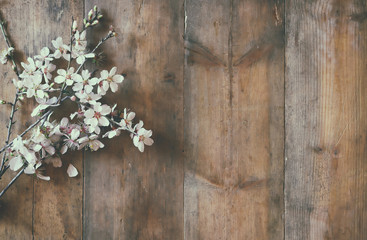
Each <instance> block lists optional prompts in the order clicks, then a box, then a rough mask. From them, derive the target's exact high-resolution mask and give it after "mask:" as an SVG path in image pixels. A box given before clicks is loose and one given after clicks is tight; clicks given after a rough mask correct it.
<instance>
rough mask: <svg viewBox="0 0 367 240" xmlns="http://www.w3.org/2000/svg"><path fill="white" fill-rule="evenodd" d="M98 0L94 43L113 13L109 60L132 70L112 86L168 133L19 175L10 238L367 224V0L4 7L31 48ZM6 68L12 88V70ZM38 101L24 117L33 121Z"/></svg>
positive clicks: (7, 94) (296, 234) (275, 232)
mask: <svg viewBox="0 0 367 240" xmlns="http://www.w3.org/2000/svg"><path fill="white" fill-rule="evenodd" d="M95 4H97V5H98V6H100V7H101V8H102V10H103V12H104V15H105V19H104V22H103V24H102V27H98V28H97V29H96V33H95V34H94V35H93V40H92V41H91V45H93V44H95V43H96V42H97V41H98V39H99V38H101V37H102V36H103V35H104V34H105V33H106V31H107V28H108V26H109V25H110V24H113V25H114V26H115V28H116V30H117V32H119V33H120V35H119V36H118V37H117V38H116V39H113V40H112V41H110V42H108V43H107V44H106V45H105V46H104V47H103V51H104V53H105V54H106V55H107V57H108V59H109V61H106V62H105V63H104V65H103V67H105V68H110V67H111V66H113V65H116V66H118V69H119V70H120V71H121V72H123V73H125V74H126V75H127V76H126V80H125V81H124V83H123V87H122V88H120V91H119V92H118V93H117V94H115V95H113V96H111V97H110V98H109V99H108V101H109V102H114V101H117V103H118V104H119V105H120V106H126V107H129V108H132V109H133V110H135V111H136V113H137V117H138V118H139V119H143V120H144V122H145V125H146V127H147V128H151V129H153V130H154V135H153V137H154V140H155V144H154V145H153V146H152V147H148V148H147V149H146V151H145V152H144V153H143V154H141V153H139V152H138V150H137V149H136V148H135V147H133V144H132V142H131V140H130V139H129V137H128V136H127V135H124V136H121V137H119V138H116V139H114V140H113V141H105V143H106V148H105V149H103V150H102V151H99V152H97V153H93V154H91V153H89V152H84V153H76V154H71V155H67V156H65V158H64V161H65V164H64V167H63V168H62V169H48V173H49V174H50V176H51V177H52V180H51V181H50V182H44V181H42V180H38V179H36V178H34V177H30V176H22V177H21V178H20V179H19V181H17V182H16V184H15V186H14V187H12V189H11V190H9V191H8V192H7V193H6V195H5V196H4V197H3V198H2V199H1V200H0V205H1V206H0V239H82V238H83V239H168V240H176V239H187V240H188V239H241V240H242V239H260V240H261V239H341V240H344V239H346V240H352V239H355V240H363V239H367V2H366V1H363V0H308V1H296V0H134V1H132V0H110V1H105V0H85V1H82V0H75V1H66V0H64V1H61V0H57V1H54V0H49V1H47V0H26V1H24V0H1V1H0V8H1V11H2V12H3V15H4V17H5V18H6V19H7V20H8V21H9V24H8V29H9V32H10V34H11V37H12V40H13V42H14V43H15V46H16V48H17V49H18V52H17V57H18V59H20V60H23V61H24V60H25V59H26V56H30V55H34V54H38V52H39V50H40V49H41V47H43V46H49V47H51V40H52V39H55V38H56V37H57V36H59V35H61V36H63V37H67V36H68V32H69V24H70V19H71V16H72V15H73V16H75V17H77V18H78V19H79V20H81V19H82V16H83V14H86V13H87V12H88V10H89V9H90V8H92V7H93V6H94V5H95ZM0 46H1V48H3V47H4V42H3V41H1V45H0ZM0 70H1V75H0V76H1V77H2V78H1V81H2V84H1V89H0V94H1V95H0V96H1V98H4V99H6V100H10V99H12V98H13V97H12V94H13V93H14V89H13V86H12V84H10V82H9V81H10V79H11V77H12V76H13V74H12V72H11V70H10V67H9V66H1V67H0ZM29 109H30V107H29V108H28V111H27V108H24V109H23V111H22V113H19V115H17V117H18V123H22V124H23V125H22V124H19V128H18V131H21V130H22V129H24V127H25V126H26V125H27V124H30V123H31V122H32V121H34V119H31V118H30V117H29ZM8 111H9V110H6V108H4V109H2V110H1V113H0V119H1V121H2V123H3V124H4V123H6V122H7V114H8ZM5 132H6V129H5V128H1V129H0V134H1V136H2V137H3V138H4V136H5ZM70 160H72V162H73V163H74V164H75V165H76V166H77V168H78V169H79V171H80V172H81V173H82V174H80V175H79V176H78V177H77V178H73V179H69V178H68V177H67V175H66V174H65V170H66V166H67V164H66V162H67V161H70ZM14 174H15V173H11V174H6V175H7V176H6V177H5V178H4V179H2V180H1V183H0V186H1V187H3V186H4V182H5V181H7V180H9V179H10V178H11V177H12V176H14Z"/></svg>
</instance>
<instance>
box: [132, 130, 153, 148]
mask: <svg viewBox="0 0 367 240" xmlns="http://www.w3.org/2000/svg"><path fill="white" fill-rule="evenodd" d="M152 133H153V132H152V130H146V129H145V128H140V129H139V130H138V132H137V134H136V135H135V136H134V138H133V142H134V145H135V147H137V148H138V149H139V151H140V152H144V144H145V145H147V146H151V145H152V144H153V143H154V141H153V139H151V138H150V137H151V136H152Z"/></svg>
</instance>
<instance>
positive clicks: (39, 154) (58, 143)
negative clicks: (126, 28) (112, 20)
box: [0, 7, 153, 180]
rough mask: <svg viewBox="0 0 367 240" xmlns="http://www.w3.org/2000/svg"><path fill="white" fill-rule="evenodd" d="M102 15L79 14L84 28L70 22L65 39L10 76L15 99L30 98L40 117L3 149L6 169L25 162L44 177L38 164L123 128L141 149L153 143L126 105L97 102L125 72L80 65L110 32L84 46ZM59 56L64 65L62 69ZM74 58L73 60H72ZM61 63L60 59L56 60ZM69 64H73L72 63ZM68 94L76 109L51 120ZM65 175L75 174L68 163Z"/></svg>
mask: <svg viewBox="0 0 367 240" xmlns="http://www.w3.org/2000/svg"><path fill="white" fill-rule="evenodd" d="M101 18H102V15H101V14H100V12H99V11H98V9H97V8H96V7H95V8H94V9H92V10H91V11H90V12H89V14H88V17H87V19H84V23H83V31H79V30H78V26H77V22H76V21H73V23H72V31H71V41H70V44H67V43H65V42H64V40H63V39H62V38H61V37H58V38H56V39H55V40H53V41H52V45H53V48H52V49H49V48H48V47H44V48H42V49H41V51H40V54H39V55H36V56H34V57H33V58H28V59H27V63H23V62H22V63H21V66H22V67H23V71H22V72H21V73H20V74H19V79H18V80H15V79H14V80H13V83H14V85H15V87H16V88H17V90H18V96H19V99H21V100H23V99H24V98H34V99H35V100H36V102H37V103H38V105H37V106H36V107H35V109H34V110H33V112H32V114H31V115H32V117H35V116H39V117H41V118H42V121H40V124H39V125H35V127H34V128H33V129H32V134H31V136H30V137H29V138H27V139H25V138H22V137H20V136H18V137H17V138H16V139H14V140H13V142H12V144H11V145H10V146H9V147H8V149H7V151H6V162H7V164H8V166H9V167H10V169H11V170H14V171H17V170H19V169H20V168H22V167H26V168H25V170H24V172H25V173H27V174H36V175H37V176H38V177H39V178H41V179H44V180H49V179H50V177H48V176H44V174H43V171H42V165H43V164H45V163H46V164H52V165H53V166H54V167H60V166H62V160H61V158H60V156H61V155H62V154H65V153H66V152H68V151H69V150H81V149H90V150H92V151H97V150H98V149H100V148H103V147H104V144H103V143H102V142H101V141H100V139H101V138H105V137H108V138H113V137H115V136H118V135H120V133H121V131H123V130H125V131H127V132H129V133H130V136H131V138H132V139H133V144H134V145H135V146H136V147H137V148H138V149H139V150H140V151H141V152H143V151H144V145H149V146H150V145H152V144H153V140H152V139H151V136H152V131H151V130H146V129H145V128H143V122H142V121H139V122H138V123H137V124H135V125H134V124H133V120H134V118H135V113H134V112H132V111H129V110H128V109H126V108H125V109H123V110H121V111H119V110H117V105H116V104H114V105H113V106H109V105H108V104H104V103H102V102H101V100H102V99H103V96H104V95H106V94H107V93H108V92H109V91H111V92H113V93H115V92H117V91H118V86H119V84H120V83H122V82H123V80H124V77H123V76H122V75H121V74H117V68H116V67H113V68H112V69H110V70H109V71H107V70H102V71H99V72H98V71H93V73H91V72H89V71H88V70H87V69H84V70H82V69H83V65H84V63H85V61H86V60H87V59H89V58H94V57H95V50H96V49H97V48H98V46H99V45H100V44H101V43H103V42H104V41H105V40H107V39H108V38H110V37H113V36H115V32H114V31H113V30H110V32H109V33H108V35H107V37H105V38H104V39H102V40H101V42H100V43H99V44H98V45H97V46H96V47H95V48H94V49H93V50H92V51H88V49H87V39H86V29H87V28H89V27H92V26H94V25H96V24H98V23H99V20H100V19H101ZM12 50H13V49H10V48H9V49H7V50H6V51H5V52H4V51H3V52H2V53H1V56H0V57H1V59H0V60H1V62H2V63H6V61H7V59H8V56H9V54H11V51H12ZM55 59H63V60H65V61H66V62H67V63H68V64H67V65H68V67H64V68H61V67H59V65H62V66H64V65H65V64H64V65H63V64H62V62H64V63H65V61H60V60H58V61H57V64H56V63H55ZM74 60H75V61H74ZM60 62H61V63H60ZM72 65H73V66H72ZM66 99H70V100H71V101H73V102H74V103H75V105H76V106H77V107H76V108H77V111H76V112H74V113H72V114H71V115H70V116H65V117H64V118H62V119H61V121H55V120H54V121H51V120H50V119H51V118H50V116H51V114H48V115H47V117H45V115H46V113H47V112H49V111H56V110H57V107H58V106H60V104H61V103H62V102H63V101H64V100H66ZM67 173H68V175H69V176H70V177H74V176H76V175H77V174H78V172H77V170H76V168H75V167H74V166H73V165H72V164H70V165H69V167H68V170H67Z"/></svg>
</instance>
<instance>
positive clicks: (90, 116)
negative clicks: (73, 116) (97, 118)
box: [84, 109, 94, 118]
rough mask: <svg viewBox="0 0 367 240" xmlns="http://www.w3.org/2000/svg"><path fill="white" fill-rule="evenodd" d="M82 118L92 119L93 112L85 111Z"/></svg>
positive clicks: (90, 110) (91, 110)
mask: <svg viewBox="0 0 367 240" xmlns="http://www.w3.org/2000/svg"><path fill="white" fill-rule="evenodd" d="M84 116H85V117H86V118H92V117H93V116H94V111H93V109H88V110H87V111H85V113H84Z"/></svg>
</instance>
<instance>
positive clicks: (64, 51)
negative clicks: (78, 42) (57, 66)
mask: <svg viewBox="0 0 367 240" xmlns="http://www.w3.org/2000/svg"><path fill="white" fill-rule="evenodd" d="M51 42H52V45H53V46H54V48H55V49H56V51H55V52H54V54H53V56H54V57H55V58H56V59H59V58H61V57H63V58H64V59H66V60H67V61H70V54H69V53H68V52H70V47H69V46H67V45H66V44H64V43H63V41H62V38H61V37H58V38H56V40H52V41H51Z"/></svg>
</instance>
